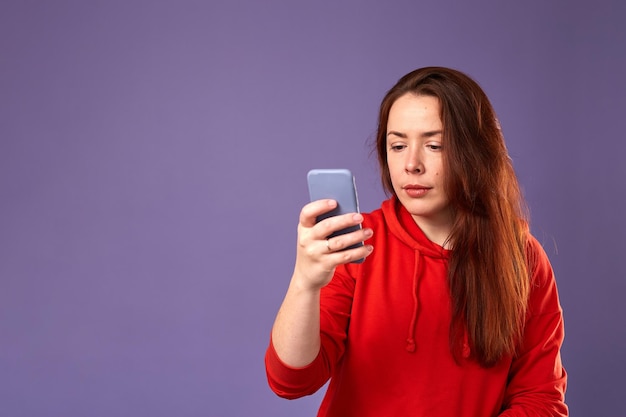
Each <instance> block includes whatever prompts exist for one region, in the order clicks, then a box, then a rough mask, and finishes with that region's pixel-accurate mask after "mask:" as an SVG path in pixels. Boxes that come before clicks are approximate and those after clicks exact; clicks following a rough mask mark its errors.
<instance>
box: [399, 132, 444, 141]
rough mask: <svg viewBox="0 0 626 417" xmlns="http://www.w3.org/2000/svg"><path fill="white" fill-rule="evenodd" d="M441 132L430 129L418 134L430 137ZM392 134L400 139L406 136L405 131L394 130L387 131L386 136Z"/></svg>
mask: <svg viewBox="0 0 626 417" xmlns="http://www.w3.org/2000/svg"><path fill="white" fill-rule="evenodd" d="M441 134H443V130H430V131H428V132H422V133H421V134H420V136H421V137H423V138H432V137H433V136H437V135H441ZM392 135H393V136H398V137H400V138H402V139H406V138H407V137H408V136H407V134H406V133H402V132H397V131H395V130H390V131H389V132H387V136H392Z"/></svg>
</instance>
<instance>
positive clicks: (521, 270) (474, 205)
mask: <svg viewBox="0 0 626 417" xmlns="http://www.w3.org/2000/svg"><path fill="white" fill-rule="evenodd" d="M405 94H416V95H425V96H433V97H437V98H438V99H439V103H440V112H441V114H440V117H441V121H442V124H443V145H444V148H443V149H444V152H443V163H444V170H445V173H444V176H445V190H446V193H447V196H448V198H449V201H450V205H451V207H452V209H453V212H454V223H453V226H452V231H451V234H450V237H449V242H450V243H451V247H452V252H451V255H450V261H449V269H448V279H449V285H450V294H451V297H452V322H451V324H450V347H451V350H452V353H453V354H454V356H455V358H457V359H458V358H459V357H460V356H459V355H460V352H461V351H462V346H463V339H464V334H465V332H467V336H468V341H469V345H470V347H471V350H472V352H473V357H474V358H475V359H476V360H477V361H478V362H479V363H480V364H481V365H483V366H486V367H488V366H492V365H494V364H495V363H496V362H497V361H498V360H500V359H501V358H502V357H503V356H504V355H514V354H515V350H516V347H517V345H518V343H519V341H520V339H521V337H522V334H523V330H524V322H525V315H526V309H527V300H528V293H529V275H528V267H527V260H526V238H527V232H528V226H527V212H526V208H525V204H524V200H523V197H522V193H521V191H520V187H519V184H518V182H517V178H516V176H515V172H514V170H513V165H512V163H511V159H510V158H509V155H508V152H507V149H506V146H505V143H504V137H503V135H502V132H501V130H500V126H499V123H498V121H497V118H496V115H495V112H494V110H493V107H492V105H491V103H490V102H489V99H488V98H487V96H486V94H485V93H484V91H483V90H482V89H481V88H480V86H479V85H478V84H477V83H476V82H475V81H474V80H472V79H471V78H470V77H468V76H467V75H465V74H463V73H461V72H459V71H456V70H452V69H448V68H442V67H427V68H421V69H418V70H415V71H413V72H411V73H409V74H407V75H405V76H404V77H402V78H401V79H400V80H399V81H398V82H397V84H396V85H395V86H394V87H392V88H391V90H389V91H388V92H387V94H386V96H385V98H384V99H383V101H382V103H381V106H380V114H379V120H378V133H377V137H376V147H377V151H378V161H379V164H380V170H381V177H382V178H381V179H382V182H383V186H384V187H385V190H386V191H387V192H389V193H390V194H394V191H393V185H392V183H391V177H390V175H389V167H388V165H387V145H386V137H387V121H388V116H389V110H390V109H391V106H392V104H393V103H394V102H395V101H396V100H397V99H398V98H399V97H401V96H403V95H405Z"/></svg>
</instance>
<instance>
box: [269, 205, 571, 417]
mask: <svg viewBox="0 0 626 417" xmlns="http://www.w3.org/2000/svg"><path fill="white" fill-rule="evenodd" d="M364 216H365V221H364V226H365V227H370V228H372V229H373V230H374V236H373V237H372V239H371V240H370V241H369V242H368V243H371V244H372V245H373V246H374V252H373V253H372V254H371V255H370V256H369V257H368V258H367V260H366V261H365V262H364V263H362V264H350V265H345V266H341V267H339V268H337V270H336V272H335V275H334V277H333V279H332V280H331V282H330V283H329V284H328V285H327V286H326V287H324V288H323V289H322V296H321V319H320V325H321V340H322V347H321V349H320V353H319V355H318V356H317V358H316V359H315V360H314V361H313V362H312V363H311V364H310V365H308V366H306V367H304V368H292V367H289V366H287V365H286V364H284V363H283V362H281V360H280V359H279V358H278V356H277V354H276V352H275V350H274V348H273V345H272V344H271V343H270V346H269V348H268V350H267V353H266V357H265V364H266V370H267V375H268V381H269V384H270V387H271V388H272V390H273V391H274V392H275V393H276V394H278V395H280V396H282V397H285V398H298V397H301V396H304V395H309V394H312V393H314V392H316V391H317V390H318V389H319V388H321V387H322V386H323V385H324V384H325V383H326V382H327V381H328V379H329V378H330V384H329V386H328V390H327V392H326V395H325V397H324V400H323V401H322V404H321V407H320V410H319V413H318V416H319V417H322V416H324V417H350V416H359V417H369V416H372V417H374V416H375V417H385V416H415V417H492V416H507V417H514V416H520V417H521V416H567V415H568V410H567V406H566V405H565V403H564V393H565V387H566V379H567V377H566V373H565V370H564V369H563V367H562V365H561V357H560V347H561V344H562V341H563V317H562V311H561V307H560V305H559V300H558V295H557V289H556V284H555V280H554V275H553V272H552V268H551V266H550V263H549V261H548V258H547V256H546V254H545V252H544V251H543V249H542V248H541V246H540V245H539V243H538V242H537V241H536V240H535V239H534V238H532V237H531V238H530V239H529V249H530V251H531V253H532V256H530V257H529V259H533V262H534V263H533V264H531V265H529V271H531V273H532V281H531V282H532V290H531V295H530V301H529V316H528V320H527V323H526V328H525V333H524V340H523V343H522V346H521V348H520V350H519V352H518V353H517V355H516V356H515V357H513V358H512V357H505V358H503V359H502V360H501V361H500V362H499V363H497V364H496V365H495V366H494V367H492V368H483V367H481V366H480V365H479V364H478V363H477V362H475V361H474V360H473V359H472V355H471V351H470V348H469V345H468V344H467V343H465V344H464V349H463V358H461V360H460V362H459V363H457V362H456V361H455V359H454V357H453V356H452V354H451V352H450V344H449V326H450V320H451V300H450V292H449V287H448V281H447V264H448V256H449V253H450V252H449V251H447V250H445V249H443V248H442V247H441V246H439V245H437V244H435V243H433V242H431V241H430V240H428V238H427V237H426V236H425V235H424V234H423V232H422V231H421V230H420V229H419V227H418V226H417V225H416V224H415V222H414V221H413V219H412V218H411V216H410V214H409V213H408V212H407V211H406V210H405V209H404V207H402V205H401V204H399V203H398V202H397V200H396V199H395V198H392V199H390V200H387V201H385V202H384V203H383V205H382V207H381V209H379V210H376V211H374V212H373V213H371V214H366V215H364Z"/></svg>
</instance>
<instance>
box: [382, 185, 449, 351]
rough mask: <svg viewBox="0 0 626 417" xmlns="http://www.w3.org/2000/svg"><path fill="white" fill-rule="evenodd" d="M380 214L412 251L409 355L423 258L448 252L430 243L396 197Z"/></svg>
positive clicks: (408, 334)
mask: <svg viewBox="0 0 626 417" xmlns="http://www.w3.org/2000/svg"><path fill="white" fill-rule="evenodd" d="M381 209H382V213H383V216H384V217H385V222H386V224H387V226H388V227H389V231H390V232H391V233H392V234H393V235H394V236H395V237H396V238H398V239H399V240H400V241H401V242H402V243H404V244H405V245H407V246H408V247H410V248H411V249H413V254H414V263H413V265H414V268H413V273H412V277H413V286H412V288H413V293H412V296H413V303H414V308H413V315H412V317H411V321H410V324H409V328H408V330H407V339H406V350H407V351H408V352H410V353H412V352H415V350H416V341H415V329H416V324H417V318H418V316H419V311H420V302H419V296H418V286H419V280H420V278H421V277H422V276H423V275H424V273H423V270H422V268H423V267H424V262H422V261H423V258H424V257H429V258H438V259H447V258H448V257H449V256H450V250H447V249H444V248H443V247H441V246H440V245H438V244H436V243H434V242H432V241H430V240H429V239H428V237H426V235H425V234H424V232H423V231H422V230H421V229H420V228H419V226H418V225H417V223H415V220H414V219H413V217H412V216H411V214H410V213H409V212H408V211H407V210H406V208H404V206H403V205H402V204H401V203H400V201H399V200H398V199H397V198H396V197H392V198H390V199H388V200H386V201H385V202H383V204H382V207H381Z"/></svg>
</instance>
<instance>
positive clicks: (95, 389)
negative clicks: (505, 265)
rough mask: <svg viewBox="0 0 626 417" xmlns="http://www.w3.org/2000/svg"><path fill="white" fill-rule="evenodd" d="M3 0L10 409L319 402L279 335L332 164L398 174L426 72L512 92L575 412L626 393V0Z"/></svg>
mask: <svg viewBox="0 0 626 417" xmlns="http://www.w3.org/2000/svg"><path fill="white" fill-rule="evenodd" d="M296 3H297V2H291V1H287V0H284V1H254V0H247V1H225V0H224V1H207V2H201V1H173V0H172V1H169V2H165V1H152V2H150V1H145V2H140V1H95V0H94V1H79V0H75V1H54V2H53V1H44V0H41V1H17V0H15V1H13V0H11V1H8V0H3V1H2V3H1V4H0V193H1V194H0V195H1V200H0V414H1V415H6V416H13V417H18V416H87V415H88V416H92V417H99V416H103V417H104V416H106V417H110V416H154V417H160V416H173V415H176V416H200V415H202V416H273V417H275V416H293V415H299V416H306V415H309V416H312V415H314V414H315V410H316V409H317V405H318V403H319V400H320V394H317V395H316V396H313V397H309V398H307V399H302V400H299V401H291V402H290V401H286V400H282V399H279V398H277V397H275V396H274V395H273V394H272V393H271V392H270V390H269V389H268V388H267V384H266V380H265V372H264V367H263V354H264V351H265V348H266V345H267V342H268V335H269V331H270V327H271V324H272V321H273V318H274V314H275V312H276V310H277V308H278V306H279V304H280V301H281V299H282V296H283V294H284V291H285V290H286V287H287V283H288V280H289V278H290V275H291V268H292V264H293V257H294V243H295V226H296V223H297V217H298V212H299V209H300V207H301V206H302V205H303V204H304V203H305V202H306V200H307V193H306V183H305V175H306V172H307V171H308V170H309V169H310V168H323V167H346V168H350V169H352V170H353V172H354V173H355V174H356V176H357V185H358V188H359V195H360V198H361V206H362V209H363V210H364V211H371V210H373V209H375V208H377V207H378V205H379V204H380V201H381V200H382V198H383V194H382V191H381V187H380V186H379V180H378V172H377V169H376V162H375V158H374V157H373V156H371V155H370V148H369V145H368V143H369V141H370V140H371V138H372V136H373V132H374V129H375V126H376V120H375V118H376V111H377V106H378V103H379V101H380V99H381V98H382V96H383V94H384V93H385V91H386V90H387V89H388V88H389V87H391V85H392V84H393V83H394V82H395V81H396V80H397V79H398V78H399V77H400V76H401V75H403V74H404V73H406V72H408V71H410V70H412V69H414V68H417V67H420V66H426V65H446V66H452V67H456V68H458V69H461V70H463V71H465V72H467V73H468V74H470V75H472V76H473V77H475V78H476V79H477V80H478V81H479V82H480V83H481V85H482V86H483V87H484V88H485V90H486V91H487V93H488V94H489V96H490V97H491V98H492V101H493V104H494V106H495V108H496V111H497V112H498V114H499V117H500V119H501V123H502V126H503V129H504V132H505V136H506V138H507V143H508V146H509V150H510V153H511V155H512V157H513V159H514V162H515V166H516V168H517V171H518V174H519V177H520V180H521V182H522V184H523V186H524V189H525V193H526V196H527V198H528V201H529V204H530V206H531V210H532V216H533V223H532V227H533V231H534V233H535V234H536V236H537V237H538V238H539V239H540V240H541V241H542V242H543V243H544V245H545V247H546V250H547V252H548V254H549V256H550V257H551V260H552V262H553V265H554V269H555V271H556V273H557V281H558V284H559V287H560V294H561V300H562V304H563V307H564V309H565V315H566V316H565V317H566V343H565V346H564V348H563V357H564V361H565V364H566V367H567V370H568V371H569V375H570V386H569V390H568V395H567V399H568V403H569V405H570V408H571V410H572V414H573V415H578V416H611V417H612V416H618V415H621V416H624V415H626V412H625V411H624V400H623V398H624V397H623V395H624V388H626V386H625V384H624V382H623V381H624V374H626V359H625V358H624V352H625V351H626V331H625V328H626V326H625V322H626V320H625V319H626V302H624V293H625V292H626V268H625V267H624V258H625V257H626V255H625V253H626V243H625V242H626V239H625V238H626V227H625V225H626V222H625V221H624V220H623V215H624V213H625V212H626V195H625V194H626V193H625V191H626V187H625V183H626V181H625V180H626V168H625V166H626V164H625V163H624V157H625V154H626V143H625V135H624V132H625V131H626V122H625V120H626V113H625V110H626V82H625V79H624V75H625V74H626V47H625V41H626V25H624V22H625V21H626V6H625V4H626V3H624V2H623V1H621V0H614V1H610V0H604V1H603V0H595V1H591V0H589V1H565V0H563V1H545V0H533V1H524V2H510V1H496V0H494V1H473V2H463V1H458V2H450V1H439V0H437V1H435V0H432V1H382V0H380V1H358V2H357V1H340V0H339V1H332V0H327V1H317V2H307V3H303V4H296Z"/></svg>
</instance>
